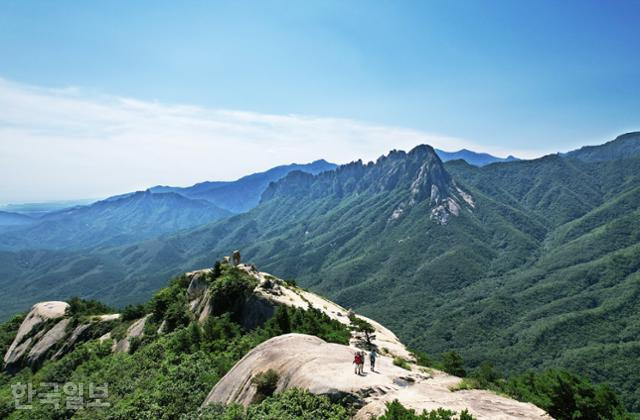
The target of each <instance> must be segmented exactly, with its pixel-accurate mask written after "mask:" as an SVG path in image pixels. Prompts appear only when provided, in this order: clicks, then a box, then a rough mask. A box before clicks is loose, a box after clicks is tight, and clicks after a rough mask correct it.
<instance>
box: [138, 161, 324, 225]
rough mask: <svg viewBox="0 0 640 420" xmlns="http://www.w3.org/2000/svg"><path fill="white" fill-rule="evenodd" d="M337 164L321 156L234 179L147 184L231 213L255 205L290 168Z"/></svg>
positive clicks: (309, 170)
mask: <svg viewBox="0 0 640 420" xmlns="http://www.w3.org/2000/svg"><path fill="white" fill-rule="evenodd" d="M336 166H337V165H335V164H333V163H329V162H327V161H326V160H324V159H320V160H316V161H314V162H311V163H307V164H304V165H300V164H296V163H294V164H291V165H282V166H276V167H275V168H271V169H269V170H268V171H265V172H259V173H255V174H251V175H247V176H244V177H242V178H240V179H238V180H236V181H229V182H220V181H216V182H209V181H207V182H201V183H198V184H195V185H192V186H191V187H168V186H161V185H159V186H156V187H152V188H150V191H151V192H153V193H159V192H175V193H178V194H181V195H183V196H185V197H187V198H195V199H203V200H207V201H209V202H211V203H213V204H215V205H216V206H218V207H220V208H222V209H225V210H228V211H230V212H233V213H242V212H245V211H247V210H250V209H252V208H253V207H255V206H256V205H257V204H258V202H259V201H260V196H261V195H262V192H263V191H264V190H265V189H266V188H267V186H268V185H269V184H270V183H271V182H273V181H277V180H279V179H280V178H282V177H284V176H285V175H287V174H288V173H289V172H292V171H303V172H307V173H310V174H317V173H320V172H324V171H330V170H333V169H335V168H336Z"/></svg>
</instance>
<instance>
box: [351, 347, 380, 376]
mask: <svg viewBox="0 0 640 420" xmlns="http://www.w3.org/2000/svg"><path fill="white" fill-rule="evenodd" d="M377 357H378V353H376V349H372V350H371V352H370V353H369V361H370V362H371V372H375V370H376V369H375V368H376V358H377ZM364 359H365V354H364V352H363V351H358V352H356V354H355V356H354V358H353V363H354V364H355V365H356V369H355V374H356V375H364Z"/></svg>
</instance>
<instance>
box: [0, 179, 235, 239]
mask: <svg viewBox="0 0 640 420" xmlns="http://www.w3.org/2000/svg"><path fill="white" fill-rule="evenodd" d="M229 215H231V213H230V212H228V211H227V210H223V209H221V208H219V207H217V206H215V205H214V204H212V203H210V202H208V201H205V200H192V199H188V198H185V197H183V196H181V195H179V194H176V193H163V194H151V193H150V192H149V191H138V192H136V193H133V194H130V195H127V196H123V197H120V198H117V199H110V200H103V201H98V202H96V203H93V204H91V205H88V206H76V207H72V208H69V209H65V210H60V211H56V212H52V213H49V214H47V215H45V216H43V217H41V218H39V219H37V220H35V221H34V222H33V223H32V224H30V225H28V226H27V227H25V228H23V229H13V230H12V231H11V232H8V233H5V234H0V248H2V249H5V250H24V249H65V250H73V249H82V248H91V247H96V246H115V245H121V244H126V243H131V242H138V241H142V240H145V239H149V238H153V237H156V236H160V235H162V234H167V233H173V232H176V231H178V230H181V229H187V228H191V227H194V226H198V225H202V224H205V223H208V222H211V221H214V220H217V219H220V218H223V217H227V216H229Z"/></svg>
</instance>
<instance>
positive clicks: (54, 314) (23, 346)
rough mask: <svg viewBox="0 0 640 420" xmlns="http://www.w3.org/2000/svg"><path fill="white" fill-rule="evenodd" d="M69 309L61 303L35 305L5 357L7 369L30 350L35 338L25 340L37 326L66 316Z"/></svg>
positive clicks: (21, 325) (65, 304)
mask: <svg viewBox="0 0 640 420" xmlns="http://www.w3.org/2000/svg"><path fill="white" fill-rule="evenodd" d="M68 307H69V304H68V303H66V302H60V301H49V302H40V303H36V304H35V305H33V307H32V308H31V310H30V311H29V313H28V314H27V316H26V317H25V319H24V321H22V324H20V328H18V332H17V333H16V337H15V338H14V339H13V342H12V343H11V346H9V349H8V350H7V352H6V353H5V355H4V366H5V368H6V367H7V366H9V365H11V364H14V363H16V362H17V361H18V360H20V359H21V358H22V356H23V355H24V353H25V351H26V350H27V349H28V348H29V346H30V345H31V343H32V342H33V341H34V338H35V337H34V338H28V339H26V340H25V337H27V335H29V333H31V331H32V330H33V329H34V328H35V327H36V326H37V325H40V324H41V323H42V322H44V321H47V320H49V319H56V318H60V317H62V316H64V314H65V312H66V310H67V308H68ZM23 341H24V343H23Z"/></svg>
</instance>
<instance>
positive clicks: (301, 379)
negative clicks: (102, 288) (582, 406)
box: [204, 334, 551, 420]
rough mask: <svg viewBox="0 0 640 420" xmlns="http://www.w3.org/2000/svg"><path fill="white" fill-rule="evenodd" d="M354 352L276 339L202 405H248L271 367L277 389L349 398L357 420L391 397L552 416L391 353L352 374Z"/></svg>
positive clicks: (419, 404) (298, 338) (304, 338)
mask: <svg viewBox="0 0 640 420" xmlns="http://www.w3.org/2000/svg"><path fill="white" fill-rule="evenodd" d="M356 350H357V349H355V348H352V347H349V346H344V345H340V344H332V343H327V342H325V341H323V340H322V339H320V338H318V337H314V336H310V335H304V334H286V335H281V336H278V337H274V338H272V339H270V340H268V341H266V342H264V343H262V344H260V345H259V346H257V347H256V348H254V349H253V350H251V351H250V352H249V353H248V354H247V355H246V356H245V357H243V358H242V359H241V360H240V361H239V362H238V363H237V364H236V365H235V366H234V367H233V368H232V369H231V370H230V371H229V372H228V373H227V374H226V375H225V376H224V377H223V378H222V379H221V380H220V381H219V382H218V383H217V384H216V385H215V386H214V387H213V389H212V390H211V392H210V393H209V395H208V396H207V398H206V399H205V401H204V405H206V404H212V403H221V404H230V403H239V404H243V405H245V406H246V405H248V404H251V403H252V402H253V401H254V399H255V398H256V388H255V385H253V383H252V379H253V378H254V377H255V376H256V375H258V374H260V373H262V372H265V371H267V370H269V369H273V370H275V371H276V372H277V373H278V375H279V376H278V382H277V386H276V390H275V392H276V393H278V392H282V391H284V390H286V389H290V388H302V389H306V390H309V391H310V392H312V393H314V394H320V395H328V396H330V397H347V398H348V399H349V400H351V401H354V402H355V405H356V407H360V409H359V411H358V412H357V413H356V415H355V417H356V418H357V419H367V418H371V417H372V416H380V415H382V414H383V413H384V410H385V403H386V402H390V401H393V400H394V399H398V400H399V401H400V402H401V403H402V404H404V405H405V406H407V407H409V408H413V409H416V410H418V411H422V410H424V409H427V410H432V409H436V408H439V407H443V408H447V409H450V410H455V411H458V412H460V411H462V410H464V409H468V410H469V412H470V413H471V414H472V415H474V416H475V417H476V418H478V419H503V420H509V419H538V420H540V419H550V418H551V417H549V416H548V415H547V414H546V413H545V412H544V411H543V410H541V409H539V408H537V407H535V406H534V405H532V404H526V403H522V402H519V401H515V400H512V399H509V398H505V397H502V396H499V395H496V394H494V393H492V392H489V391H480V390H473V391H458V392H452V391H451V390H450V387H452V386H455V385H456V384H458V383H459V382H460V380H461V379H460V378H456V377H454V376H451V375H447V374H445V373H442V372H437V371H433V372H431V373H426V372H422V371H421V370H420V369H419V368H418V367H417V366H415V365H413V366H412V370H405V369H402V368H400V367H398V366H395V365H394V364H393V361H392V359H391V358H389V357H384V356H379V357H378V360H377V362H376V372H371V371H369V367H368V366H367V367H366V371H365V373H364V375H356V374H355V373H354V365H353V364H352V361H353V358H354V355H355V352H356Z"/></svg>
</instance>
